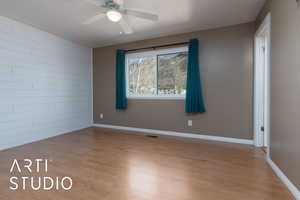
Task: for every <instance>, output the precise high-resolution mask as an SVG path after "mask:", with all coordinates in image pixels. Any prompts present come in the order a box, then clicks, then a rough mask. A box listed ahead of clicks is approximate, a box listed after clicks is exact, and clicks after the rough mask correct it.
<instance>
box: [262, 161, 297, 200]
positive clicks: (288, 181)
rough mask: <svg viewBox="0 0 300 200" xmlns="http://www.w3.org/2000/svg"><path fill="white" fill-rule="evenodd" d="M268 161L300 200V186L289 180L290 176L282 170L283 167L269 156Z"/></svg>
mask: <svg viewBox="0 0 300 200" xmlns="http://www.w3.org/2000/svg"><path fill="white" fill-rule="evenodd" d="M267 162H268V163H269V165H270V166H271V168H272V169H273V170H274V172H275V174H276V175H277V176H278V177H279V178H280V180H281V181H282V182H283V183H284V184H285V185H286V187H287V188H288V189H289V190H290V191H291V193H292V194H293V195H294V197H295V199H296V200H300V191H299V190H298V188H297V187H296V186H295V185H294V184H293V183H292V182H291V181H290V180H289V178H288V177H287V176H286V175H285V174H284V173H283V172H282V171H281V169H280V168H279V167H278V166H277V165H276V164H275V163H274V162H273V161H272V160H271V158H269V157H268V158H267Z"/></svg>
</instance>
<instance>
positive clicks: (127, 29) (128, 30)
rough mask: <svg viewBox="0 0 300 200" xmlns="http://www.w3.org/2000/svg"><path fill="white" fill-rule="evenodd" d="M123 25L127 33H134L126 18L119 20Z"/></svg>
mask: <svg viewBox="0 0 300 200" xmlns="http://www.w3.org/2000/svg"><path fill="white" fill-rule="evenodd" d="M119 23H120V25H121V28H122V29H123V31H124V33H126V34H131V33H133V30H132V28H131V27H130V25H129V24H128V23H127V22H126V21H125V19H124V18H122V19H121V21H120V22H119Z"/></svg>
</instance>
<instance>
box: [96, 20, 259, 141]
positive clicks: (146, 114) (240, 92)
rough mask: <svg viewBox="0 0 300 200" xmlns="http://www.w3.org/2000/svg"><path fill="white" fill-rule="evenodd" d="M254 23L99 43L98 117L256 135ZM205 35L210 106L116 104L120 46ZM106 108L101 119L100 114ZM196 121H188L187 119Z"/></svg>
mask: <svg viewBox="0 0 300 200" xmlns="http://www.w3.org/2000/svg"><path fill="white" fill-rule="evenodd" d="M254 30H255V28H254V23H248V24H242V25H236V26H231V27H226V28H220V29H214V30H207V31H199V32H193V33H187V34H181V35H174V36H168V37H162V38H156V39H151V40H145V41H139V42H132V43H128V44H122V45H116V46H109V47H102V48H96V49H94V52H93V53H94V69H93V70H94V122H95V123H103V124H110V125H121V126H129V127H138V128H150V129H160V130H172V131H180V132H191V133H195V134H207V135H214V136H223V137H233V138H241V139H252V138H253V137H252V135H253V134H252V71H253V35H254ZM191 38H199V40H200V63H201V76H202V85H203V91H204V98H205V104H206V108H207V112H206V113H205V114H197V115H187V114H186V113H185V112H184V101H183V100H134V99H131V100H129V102H128V103H129V106H128V109H127V110H126V111H116V110H115V50H116V49H117V48H123V49H128V48H137V47H145V46H152V45H161V44H164V43H165V44H168V43H174V42H183V41H188V40H189V39H191ZM100 113H103V114H104V119H100V117H99V114H100ZM188 119H191V120H193V127H192V128H189V127H187V120H188Z"/></svg>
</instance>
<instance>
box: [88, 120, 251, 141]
mask: <svg viewBox="0 0 300 200" xmlns="http://www.w3.org/2000/svg"><path fill="white" fill-rule="evenodd" d="M94 126H95V127H100V128H109V129H117V130H125V131H133V132H142V133H151V134H157V135H169V136H177V137H186V138H194V139H202V140H212V141H219V142H230V143H238V144H249V145H253V144H254V143H253V140H246V139H237V138H228V137H219V136H210V135H199V134H193V133H181V132H176V131H163V130H155V129H145V128H133V127H127V126H114V125H107V124H94Z"/></svg>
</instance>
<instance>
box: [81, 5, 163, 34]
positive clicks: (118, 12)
mask: <svg viewBox="0 0 300 200" xmlns="http://www.w3.org/2000/svg"><path fill="white" fill-rule="evenodd" d="M85 1H86V2H88V3H91V4H93V5H96V6H98V7H99V10H100V14H97V15H95V16H93V17H91V18H89V19H88V20H86V21H85V22H84V23H83V24H92V23H94V22H96V21H98V20H100V19H102V18H104V17H105V16H106V17H107V18H108V19H109V20H110V21H112V22H116V23H119V24H120V26H121V28H122V30H123V32H124V33H126V34H131V33H133V30H132V28H131V26H130V25H129V24H128V23H127V21H126V20H125V19H124V15H131V16H134V17H138V18H142V19H146V20H150V21H158V15H155V14H151V13H146V12H141V11H136V10H131V9H126V8H124V0H104V4H102V3H101V2H100V1H99V0H85Z"/></svg>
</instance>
